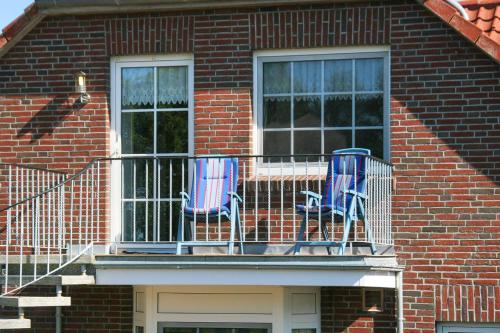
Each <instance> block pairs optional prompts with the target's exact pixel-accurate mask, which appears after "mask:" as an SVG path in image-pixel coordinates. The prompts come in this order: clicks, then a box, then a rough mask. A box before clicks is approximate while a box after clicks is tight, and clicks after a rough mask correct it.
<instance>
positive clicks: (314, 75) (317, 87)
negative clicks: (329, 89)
mask: <svg viewBox="0 0 500 333" xmlns="http://www.w3.org/2000/svg"><path fill="white" fill-rule="evenodd" d="M293 89H294V93H296V94H300V93H315V92H321V61H298V62H294V63H293Z"/></svg>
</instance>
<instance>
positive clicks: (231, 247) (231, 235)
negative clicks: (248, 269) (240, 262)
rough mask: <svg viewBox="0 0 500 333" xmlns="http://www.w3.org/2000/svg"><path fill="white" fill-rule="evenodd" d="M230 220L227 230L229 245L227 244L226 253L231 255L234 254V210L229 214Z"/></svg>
mask: <svg viewBox="0 0 500 333" xmlns="http://www.w3.org/2000/svg"><path fill="white" fill-rule="evenodd" d="M230 220H231V228H230V230H229V246H228V254H229V255H232V254H234V234H235V230H234V229H235V220H236V216H235V213H234V212H231V215H230Z"/></svg>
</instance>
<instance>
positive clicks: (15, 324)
mask: <svg viewBox="0 0 500 333" xmlns="http://www.w3.org/2000/svg"><path fill="white" fill-rule="evenodd" d="M24 328H31V320H29V319H24V318H22V319H19V318H15V319H6V318H0V330H17V329H24Z"/></svg>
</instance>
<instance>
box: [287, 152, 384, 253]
mask: <svg viewBox="0 0 500 333" xmlns="http://www.w3.org/2000/svg"><path fill="white" fill-rule="evenodd" d="M370 154H371V152H370V150H369V149H363V148H349V149H340V150H335V151H334V152H333V153H332V155H331V158H330V161H329V163H328V173H327V176H326V182H325V187H324V192H323V193H324V195H320V194H318V193H315V192H312V191H302V192H300V193H301V194H304V195H305V196H306V203H305V204H299V205H296V211H297V213H298V214H300V215H301V216H303V218H302V223H301V226H300V231H299V235H298V241H297V242H296V243H295V249H294V252H295V254H298V253H299V252H300V248H301V246H326V247H327V251H328V254H330V253H331V251H330V247H331V246H338V247H339V254H341V255H342V254H344V252H345V248H346V244H347V240H348V237H349V233H350V231H351V226H352V222H353V221H357V220H360V219H361V220H364V222H365V228H366V233H367V237H368V241H369V242H370V246H371V251H372V253H375V252H376V247H375V243H374V241H373V238H372V235H371V233H370V227H369V225H368V221H367V220H366V218H365V205H364V203H365V200H366V160H367V157H368V156H369V155H370ZM332 215H333V216H332ZM335 216H340V217H343V221H345V225H344V232H343V236H342V240H341V241H340V242H336V241H331V240H330V238H329V235H328V228H327V222H328V221H333V220H334V219H335ZM309 219H315V220H321V229H322V230H321V233H322V235H323V239H324V240H323V241H304V238H305V233H306V232H308V230H306V228H307V225H308V220H309Z"/></svg>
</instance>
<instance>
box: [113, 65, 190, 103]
mask: <svg viewBox="0 0 500 333" xmlns="http://www.w3.org/2000/svg"><path fill="white" fill-rule="evenodd" d="M187 83H188V82H187V68H186V67H159V68H158V104H163V105H165V104H167V105H168V104H187V103H188V84H187ZM153 104H154V69H153V68H152V67H148V68H124V69H123V71H122V105H123V106H125V107H132V108H136V107H139V106H140V107H146V108H150V107H152V106H153Z"/></svg>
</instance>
